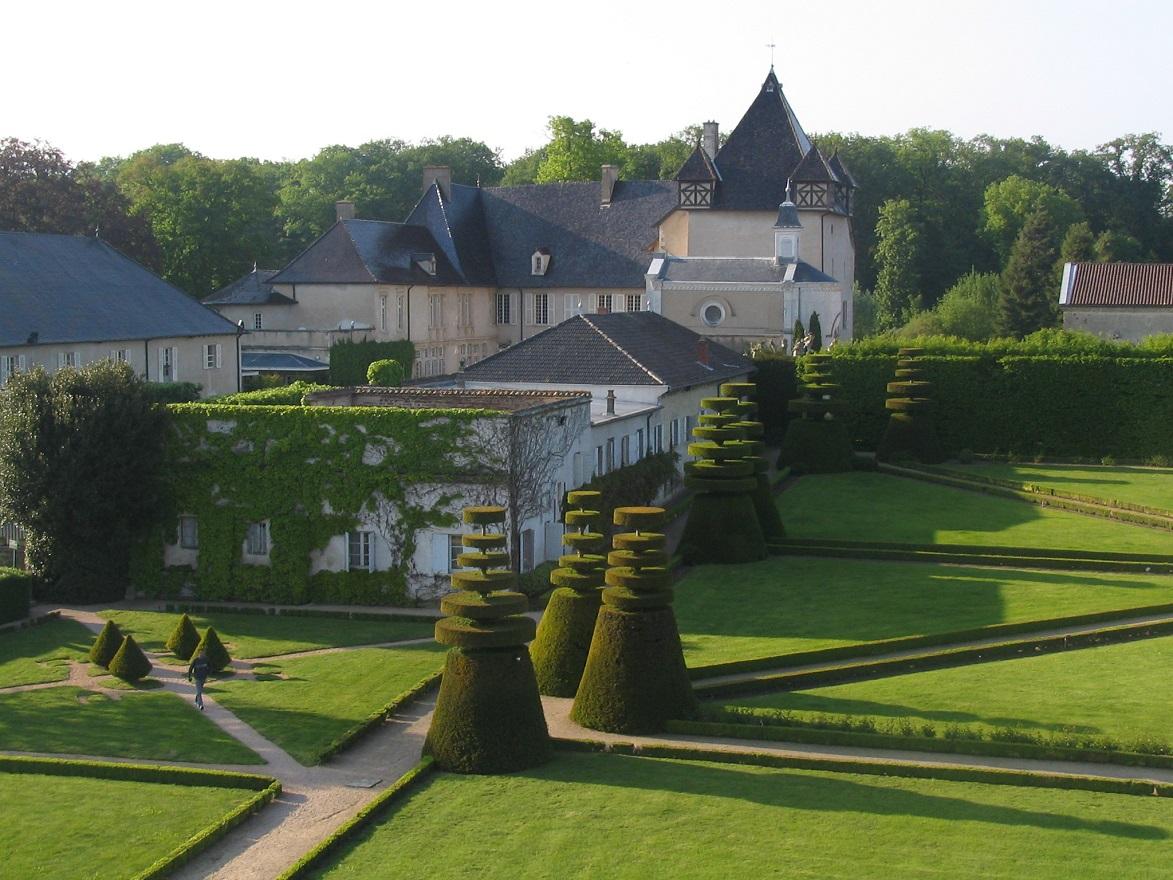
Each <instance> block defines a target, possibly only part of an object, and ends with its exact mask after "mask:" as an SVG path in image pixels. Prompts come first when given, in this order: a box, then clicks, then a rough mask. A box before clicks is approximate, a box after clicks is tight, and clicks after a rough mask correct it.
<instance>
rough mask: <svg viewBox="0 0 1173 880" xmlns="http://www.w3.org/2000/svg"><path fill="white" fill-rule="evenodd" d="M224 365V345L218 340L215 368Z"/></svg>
mask: <svg viewBox="0 0 1173 880" xmlns="http://www.w3.org/2000/svg"><path fill="white" fill-rule="evenodd" d="M223 365H224V346H222V345H221V344H220V343H219V342H217V343H216V369H217V370H218V369H220V367H222V366H223Z"/></svg>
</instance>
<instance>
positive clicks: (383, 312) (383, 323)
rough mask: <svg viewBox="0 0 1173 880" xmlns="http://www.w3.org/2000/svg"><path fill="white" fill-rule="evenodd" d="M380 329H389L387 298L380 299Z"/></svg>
mask: <svg viewBox="0 0 1173 880" xmlns="http://www.w3.org/2000/svg"><path fill="white" fill-rule="evenodd" d="M379 329H380V330H386V329H387V297H385V296H381V297H379Z"/></svg>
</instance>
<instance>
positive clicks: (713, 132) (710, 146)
mask: <svg viewBox="0 0 1173 880" xmlns="http://www.w3.org/2000/svg"><path fill="white" fill-rule="evenodd" d="M720 142H721V135H720V129H719V128H718V126H717V123H715V122H706V123H705V131H704V134H703V135H702V136H701V146H703V147H704V148H705V152H706V153H708V154H709V158H710V159H716V158H717V145H718V144H719V143H720Z"/></svg>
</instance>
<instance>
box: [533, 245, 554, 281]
mask: <svg viewBox="0 0 1173 880" xmlns="http://www.w3.org/2000/svg"><path fill="white" fill-rule="evenodd" d="M549 268H550V251H549V250H548V249H546V248H538V249H537V250H536V251H534V254H533V256H532V257H530V274H532V275H545V274H546V270H547V269H549Z"/></svg>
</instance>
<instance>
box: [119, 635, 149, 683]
mask: <svg viewBox="0 0 1173 880" xmlns="http://www.w3.org/2000/svg"><path fill="white" fill-rule="evenodd" d="M110 671H111V672H112V673H113V674H114V675H117V676H118V677H119V678H121V679H122V680H123V681H138V680H139V679H140V678H146V677H147V676H148V675H150V674H151V661H150V660H149V659H148V658H147V655H146V654H144V653H143V649H142V648H140V647H139V646H138V642H136V641H135V640H134V636H127V637H126V638H125V639H123V640H122V647H120V648H119V649H118V653H117V654H115V655H114V659H113V660H111V661H110Z"/></svg>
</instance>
